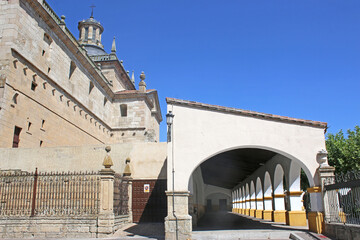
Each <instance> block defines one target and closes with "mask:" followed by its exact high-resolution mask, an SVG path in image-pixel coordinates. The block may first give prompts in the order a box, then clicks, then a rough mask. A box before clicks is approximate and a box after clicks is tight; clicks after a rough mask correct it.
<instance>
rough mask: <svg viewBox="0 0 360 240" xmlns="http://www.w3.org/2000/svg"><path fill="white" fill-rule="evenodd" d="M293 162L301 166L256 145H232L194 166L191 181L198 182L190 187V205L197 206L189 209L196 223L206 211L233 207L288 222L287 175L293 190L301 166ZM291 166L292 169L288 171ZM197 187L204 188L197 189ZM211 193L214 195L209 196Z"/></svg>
mask: <svg viewBox="0 0 360 240" xmlns="http://www.w3.org/2000/svg"><path fill="white" fill-rule="evenodd" d="M294 166H296V167H298V165H296V164H295V163H294V161H293V160H292V159H289V158H287V157H285V156H283V155H280V154H278V153H276V152H273V151H269V150H264V149H257V148H238V149H233V150H231V151H227V152H222V153H221V154H218V155H215V156H213V157H211V158H209V159H207V160H206V161H204V162H202V163H201V164H200V165H199V166H198V167H197V168H196V169H195V170H194V172H193V174H192V175H191V177H190V179H189V183H188V186H198V187H197V188H190V187H189V191H190V196H191V198H190V199H191V201H190V206H194V207H190V208H189V209H190V210H191V209H194V211H190V215H191V216H193V218H192V222H193V226H194V227H195V226H197V223H198V221H199V220H201V218H202V217H203V216H204V214H205V213H206V211H218V210H219V209H221V210H225V209H228V210H230V209H231V208H233V212H236V213H240V214H245V215H248V216H252V217H257V218H263V219H266V220H273V221H276V222H284V223H285V222H286V216H287V215H286V213H287V210H289V211H290V210H291V209H290V208H289V209H287V208H286V207H285V201H286V197H287V196H286V188H284V185H285V184H284V179H285V178H287V179H290V180H291V181H290V182H291V186H292V188H291V187H290V189H291V190H293V189H294V187H295V186H297V181H298V178H299V176H300V170H299V171H297V170H296V169H295V167H294ZM284 168H285V169H286V171H285V170H284ZM290 168H291V169H293V170H292V171H289V170H288V169H290ZM296 172H298V176H297V177H295V176H294V175H295V173H296ZM292 179H294V181H293V180H292ZM196 189H202V192H200V193H196V192H195V190H196ZM298 192H300V191H298ZM211 194H215V195H213V196H212V198H210V197H207V196H210V195H211ZM194 196H196V197H194ZM199 196H203V197H202V198H199ZM221 196H222V197H221ZM226 196H227V197H226ZM290 198H291V197H290ZM195 199H196V202H194V200H195ZM290 203H291V201H290ZM220 206H222V207H220ZM202 226H204V225H202Z"/></svg>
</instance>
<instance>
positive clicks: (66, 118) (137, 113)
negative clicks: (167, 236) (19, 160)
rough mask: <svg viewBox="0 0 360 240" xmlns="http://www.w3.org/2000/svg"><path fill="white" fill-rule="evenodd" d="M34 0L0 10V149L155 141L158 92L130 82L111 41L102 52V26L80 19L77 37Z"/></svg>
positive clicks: (60, 20)
mask: <svg viewBox="0 0 360 240" xmlns="http://www.w3.org/2000/svg"><path fill="white" fill-rule="evenodd" d="M32 2H33V1H29V2H27V1H20V10H21V11H19V9H18V8H12V9H4V10H3V11H2V13H3V14H6V13H10V14H8V15H7V16H3V19H4V20H6V22H5V24H4V21H3V22H2V25H1V28H2V39H1V43H0V44H1V83H0V84H1V113H0V125H1V129H0V147H3V148H10V147H21V148H24V147H54V146H80V145H86V144H104V143H107V144H108V143H120V142H158V141H159V123H160V122H161V121H162V117H161V110H160V106H159V100H158V95H157V91H156V90H149V89H147V88H146V83H145V74H142V75H141V77H140V78H141V81H140V82H137V83H135V79H134V73H133V74H132V77H130V75H129V72H127V71H126V70H125V69H124V66H123V64H122V62H121V61H120V60H119V59H118V57H117V55H116V46H115V39H114V41H113V44H112V48H111V53H110V54H108V53H107V52H106V51H105V50H104V47H103V45H102V43H101V35H102V33H103V31H104V28H103V26H102V25H101V23H100V22H98V21H97V20H95V19H94V17H93V15H91V17H90V18H89V19H86V20H83V21H80V22H79V25H78V28H79V32H80V37H79V39H76V38H75V37H74V36H73V35H72V33H70V32H69V30H68V29H67V28H66V25H65V18H61V19H59V18H58V17H57V16H56V14H55V13H53V12H52V11H51V10H49V9H44V8H42V9H41V8H40V7H37V6H36V5H37V4H40V3H36V1H35V3H32ZM39 2H42V1H39ZM5 3H6V1H5V2H3V3H2V5H3V7H4V8H6V7H7V6H9V5H10V4H9V3H7V4H5ZM49 13H50V14H49ZM46 14H47V15H46ZM59 130H61V131H59Z"/></svg>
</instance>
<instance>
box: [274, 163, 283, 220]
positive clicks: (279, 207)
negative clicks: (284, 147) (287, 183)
mask: <svg viewBox="0 0 360 240" xmlns="http://www.w3.org/2000/svg"><path fill="white" fill-rule="evenodd" d="M283 178H284V171H283V168H282V167H281V165H280V164H278V165H277V166H276V168H275V172H274V177H273V179H274V184H273V186H274V194H273V204H274V211H273V216H272V220H273V221H274V222H281V223H285V222H286V210H285V194H284V187H283V184H284V183H283Z"/></svg>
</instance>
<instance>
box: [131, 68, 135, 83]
mask: <svg viewBox="0 0 360 240" xmlns="http://www.w3.org/2000/svg"><path fill="white" fill-rule="evenodd" d="M131 82H132V83H134V84H135V74H134V71H132V75H131Z"/></svg>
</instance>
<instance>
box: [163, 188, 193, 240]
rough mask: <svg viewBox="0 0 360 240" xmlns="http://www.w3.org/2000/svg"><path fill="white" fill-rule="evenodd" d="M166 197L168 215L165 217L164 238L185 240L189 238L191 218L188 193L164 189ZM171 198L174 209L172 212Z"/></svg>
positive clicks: (167, 239)
mask: <svg viewBox="0 0 360 240" xmlns="http://www.w3.org/2000/svg"><path fill="white" fill-rule="evenodd" d="M166 195H167V199H168V204H167V205H168V215H167V216H166V218H165V239H166V240H176V239H177V240H187V239H191V232H192V218H191V216H190V215H189V212H188V206H189V203H188V201H189V195H190V193H189V192H188V191H186V192H171V191H166ZM173 199H174V209H175V211H174V212H173Z"/></svg>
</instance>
